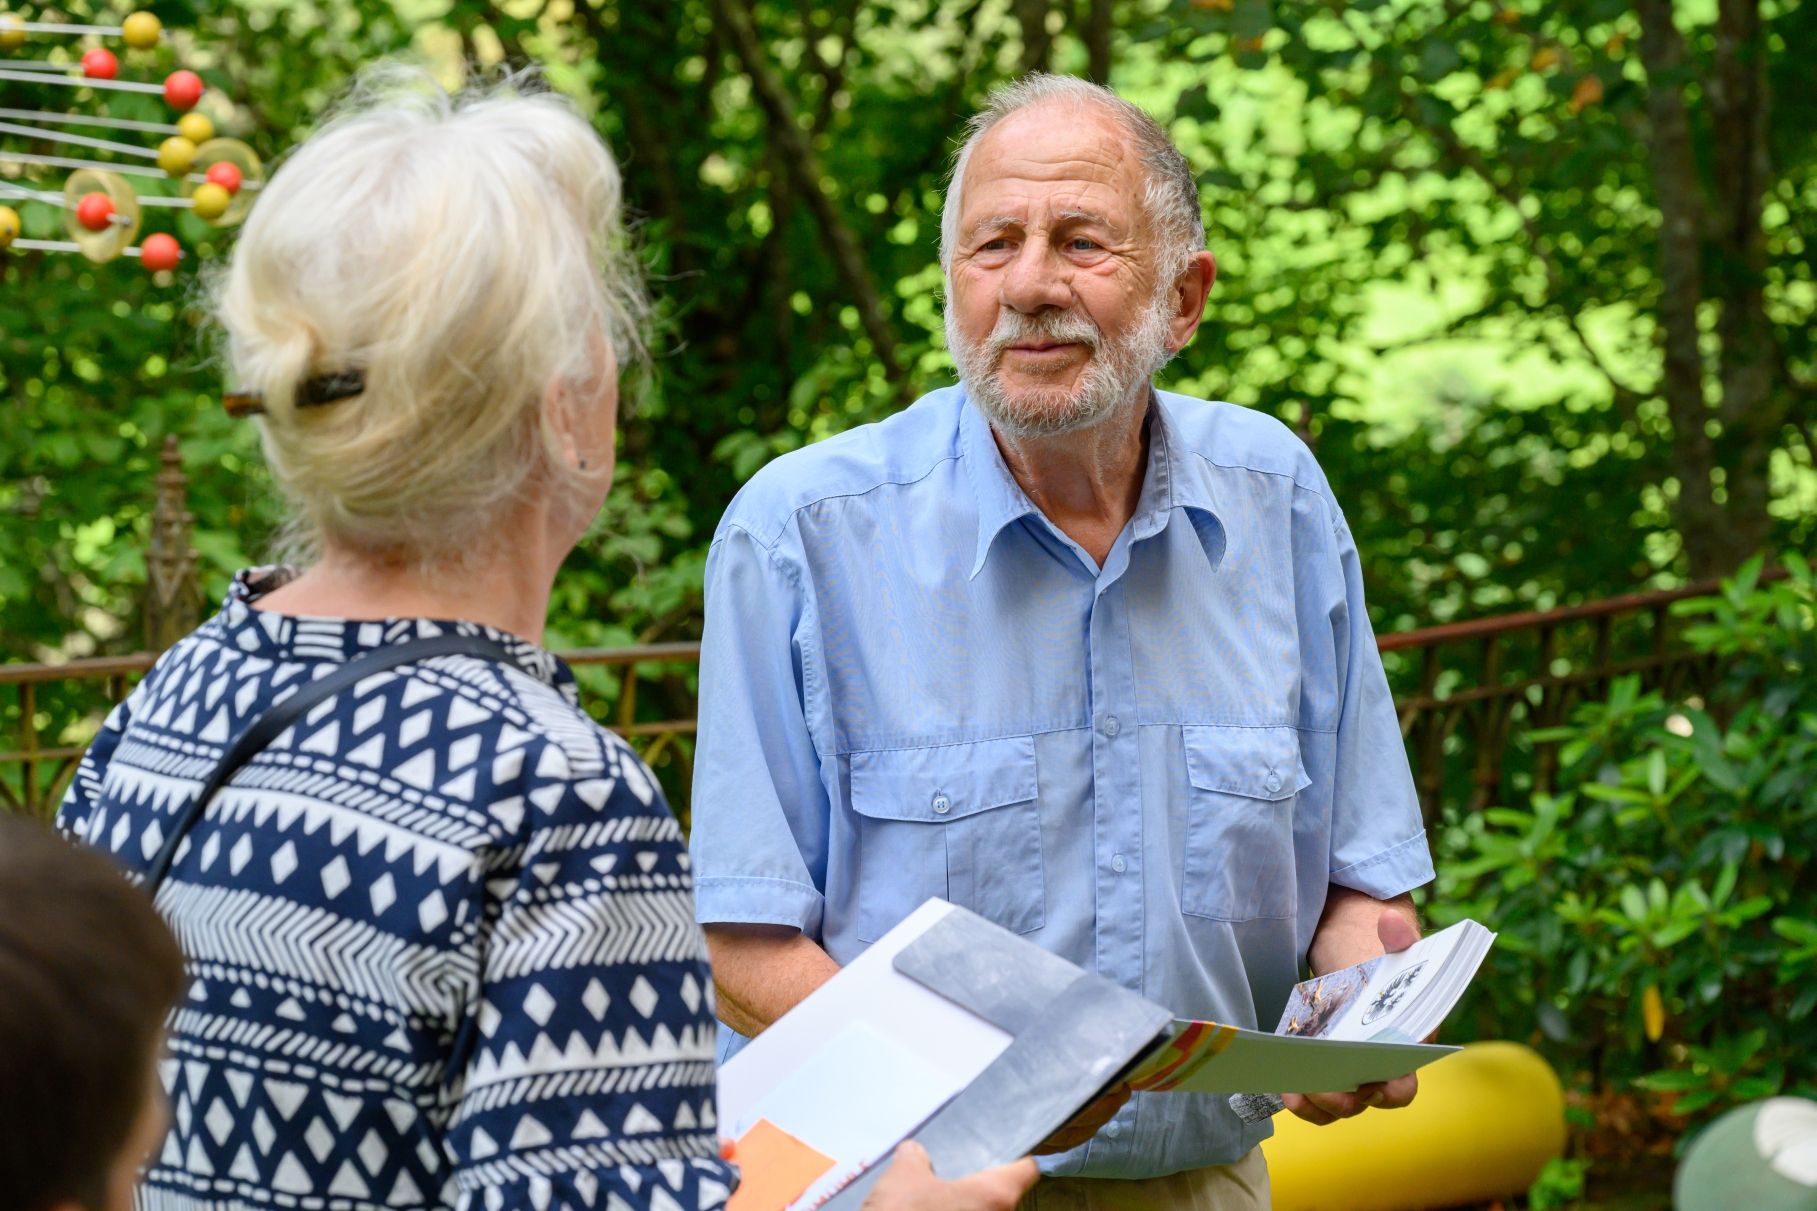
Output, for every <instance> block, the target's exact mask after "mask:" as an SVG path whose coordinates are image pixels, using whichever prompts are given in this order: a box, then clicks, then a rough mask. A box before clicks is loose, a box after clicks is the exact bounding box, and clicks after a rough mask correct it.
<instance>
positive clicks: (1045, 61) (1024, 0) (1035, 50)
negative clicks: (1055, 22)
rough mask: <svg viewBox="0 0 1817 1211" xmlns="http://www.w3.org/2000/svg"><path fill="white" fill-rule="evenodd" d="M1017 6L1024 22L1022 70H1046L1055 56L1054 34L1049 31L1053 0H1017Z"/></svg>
mask: <svg viewBox="0 0 1817 1211" xmlns="http://www.w3.org/2000/svg"><path fill="white" fill-rule="evenodd" d="M1015 7H1016V20H1017V21H1019V22H1021V24H1022V70H1023V71H1025V72H1031V71H1046V70H1047V69H1048V66H1049V65H1050V64H1051V63H1052V62H1053V57H1054V39H1053V35H1052V34H1049V33H1048V32H1047V14H1048V12H1049V11H1050V10H1051V9H1052V7H1053V5H1052V3H1051V0H1015Z"/></svg>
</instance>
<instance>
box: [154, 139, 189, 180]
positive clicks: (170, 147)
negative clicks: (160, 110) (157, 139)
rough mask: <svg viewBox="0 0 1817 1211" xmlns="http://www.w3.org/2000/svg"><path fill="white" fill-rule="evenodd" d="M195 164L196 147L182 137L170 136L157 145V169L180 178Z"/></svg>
mask: <svg viewBox="0 0 1817 1211" xmlns="http://www.w3.org/2000/svg"><path fill="white" fill-rule="evenodd" d="M195 163H196V145H195V144H194V143H192V142H190V141H189V140H188V139H186V138H184V137H183V136H182V135H172V136H170V138H168V139H166V140H164V141H163V142H162V143H160V144H158V167H159V168H162V169H163V170H164V171H165V172H167V173H169V174H170V175H171V176H173V177H180V176H182V175H183V174H184V173H186V172H188V171H189V170H190V169H191V168H193V167H195Z"/></svg>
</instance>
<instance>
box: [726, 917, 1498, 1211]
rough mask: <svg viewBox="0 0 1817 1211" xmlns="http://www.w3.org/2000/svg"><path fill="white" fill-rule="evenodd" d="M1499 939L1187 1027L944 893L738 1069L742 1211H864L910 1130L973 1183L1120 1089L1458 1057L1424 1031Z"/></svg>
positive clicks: (731, 1115)
mask: <svg viewBox="0 0 1817 1211" xmlns="http://www.w3.org/2000/svg"><path fill="white" fill-rule="evenodd" d="M1493 936H1494V935H1492V934H1490V933H1489V931H1487V930H1485V929H1483V928H1482V927H1481V926H1477V925H1475V924H1474V923H1471V922H1465V923H1464V924H1463V925H1459V926H1453V927H1452V928H1450V929H1447V930H1444V931H1442V932H1440V933H1437V934H1434V935H1433V936H1432V937H1430V938H1427V939H1425V940H1423V941H1421V942H1420V943H1418V944H1416V945H1415V946H1414V947H1412V948H1410V949H1409V950H1407V951H1404V952H1401V953H1399V954H1393V955H1384V956H1382V957H1380V958H1376V959H1371V960H1369V961H1368V962H1367V963H1363V964H1360V965H1359V966H1357V967H1353V968H1349V969H1346V970H1345V971H1342V972H1333V973H1331V974H1330V975H1327V976H1324V977H1321V978H1320V979H1317V980H1309V981H1307V982H1306V983H1304V984H1301V985H1299V986H1298V987H1296V988H1295V989H1294V992H1293V996H1292V997H1291V998H1290V999H1289V1003H1288V1009H1287V1012H1286V1013H1285V1014H1284V1015H1283V1016H1282V1020H1281V1027H1280V1030H1281V1033H1276V1034H1268V1033H1264V1032H1262V1031H1256V1030H1242V1029H1239V1028H1237V1027H1235V1026H1228V1025H1221V1024H1219V1023H1216V1022H1202V1021H1182V1020H1179V1019H1176V1018H1174V1017H1173V1015H1172V1014H1170V1013H1169V1012H1168V1011H1167V1010H1166V1009H1164V1008H1162V1007H1161V1006H1159V1005H1156V1004H1154V1003H1153V1002H1151V1001H1148V1000H1147V999H1145V998H1143V997H1141V996H1138V995H1137V994H1136V993H1134V992H1131V991H1130V990H1128V989H1126V988H1123V987H1121V986H1119V985H1117V984H1115V983H1113V982H1111V981H1109V980H1106V979H1103V978H1102V977H1100V976H1097V975H1094V974H1092V973H1090V972H1086V971H1083V970H1081V969H1080V968H1078V967H1076V966H1074V965H1073V964H1071V963H1069V962H1067V961H1066V960H1065V959H1062V958H1060V957H1059V956H1057V955H1054V954H1050V953H1049V952H1047V951H1045V950H1043V949H1042V948H1041V947H1039V946H1037V945H1035V944H1034V943H1033V942H1030V941H1028V940H1027V939H1026V938H1023V937H1021V936H1019V935H1017V934H1014V933H1011V932H1010V931H1008V930H1005V929H1003V928H1001V927H999V926H997V925H994V924H992V923H991V922H989V921H986V920H985V919H983V918H982V917H979V916H977V915H975V914H973V913H971V912H968V911H966V910H965V909H962V908H958V907H955V906H954V905H952V904H949V903H947V902H945V901H943V900H929V901H928V902H927V903H925V904H923V905H922V906H921V907H920V908H918V909H916V910H915V912H914V913H912V914H911V915H910V916H909V917H908V918H907V919H905V920H904V921H903V922H902V923H901V924H899V925H897V926H896V928H894V929H892V930H890V931H889V932H888V933H887V934H885V935H884V936H883V938H881V939H880V940H878V941H877V942H876V943H874V944H873V945H872V946H871V947H870V949H868V950H866V951H865V952H864V953H863V954H861V955H860V956H858V958H857V959H855V960H854V961H853V962H852V963H851V964H849V965H848V966H846V967H845V968H843V969H842V970H841V971H840V972H839V974H838V975H836V976H834V977H833V978H832V979H831V980H829V981H828V982H827V983H826V984H824V985H822V986H821V987H820V988H819V989H817V990H816V991H815V992H814V994H813V995H812V996H810V997H808V998H807V999H806V1000H804V1001H803V1002H802V1003H801V1004H800V1005H797V1006H796V1007H795V1008H794V1009H793V1010H791V1011H790V1012H789V1013H788V1014H786V1015H785V1016H784V1017H783V1018H782V1019H781V1020H780V1021H778V1022H777V1023H776V1024H775V1025H773V1026H771V1027H770V1028H769V1029H768V1030H766V1031H764V1032H763V1034H761V1035H759V1036H758V1037H757V1038H755V1039H753V1040H752V1041H751V1043H750V1044H749V1045H747V1046H746V1047H745V1048H744V1049H743V1050H742V1051H740V1052H739V1053H738V1054H737V1055H736V1056H734V1057H732V1059H731V1060H730V1061H729V1062H728V1063H727V1064H726V1065H725V1066H724V1067H723V1068H722V1069H721V1070H720V1073H719V1098H718V1122H719V1124H720V1129H721V1131H722V1132H723V1133H724V1134H725V1135H727V1136H728V1137H729V1138H730V1139H731V1140H732V1148H731V1159H732V1160H733V1161H735V1162H737V1163H739V1164H741V1165H743V1166H744V1167H745V1168H746V1170H747V1172H748V1173H749V1174H750V1175H751V1176H750V1178H749V1179H747V1181H746V1182H745V1183H744V1184H743V1185H741V1186H740V1187H739V1189H738V1191H737V1193H736V1194H734V1195H733V1198H732V1202H731V1204H730V1207H731V1211H806V1209H807V1208H826V1209H828V1211H856V1209H857V1208H858V1207H859V1205H860V1204H861V1203H862V1201H863V1199H864V1196H865V1194H866V1193H867V1192H868V1191H869V1189H870V1188H871V1186H872V1185H874V1184H875V1183H876V1181H877V1179H878V1178H879V1177H880V1176H881V1175H882V1172H883V1170H884V1169H885V1168H886V1167H887V1165H886V1163H885V1162H887V1160H888V1158H889V1156H890V1154H891V1152H893V1151H894V1149H895V1147H896V1145H897V1144H899V1143H900V1142H901V1141H903V1140H905V1139H910V1138H913V1139H915V1140H918V1141H919V1142H920V1143H921V1144H922V1145H923V1146H924V1147H925V1148H926V1149H927V1150H928V1153H929V1155H930V1157H931V1158H932V1160H933V1163H934V1169H935V1171H936V1172H937V1173H939V1174H941V1175H942V1176H945V1177H957V1176H962V1175H964V1174H967V1173H973V1172H976V1171H978V1170H979V1169H984V1168H988V1167H989V1166H992V1165H997V1164H1002V1163H1004V1162H1007V1161H1011V1160H1014V1159H1016V1158H1017V1157H1019V1156H1023V1155H1026V1154H1027V1153H1028V1152H1029V1151H1030V1150H1032V1149H1033V1148H1034V1147H1035V1146H1036V1145H1037V1144H1039V1143H1040V1142H1041V1141H1042V1140H1043V1139H1046V1138H1047V1137H1048V1136H1049V1135H1050V1134H1052V1133H1053V1131H1054V1130H1055V1129H1056V1128H1058V1127H1060V1126H1061V1125H1062V1124H1064V1123H1065V1122H1067V1121H1068V1120H1069V1119H1070V1118H1071V1117H1072V1116H1073V1115H1074V1114H1075V1113H1076V1112H1077V1111H1078V1110H1079V1109H1080V1108H1081V1107H1083V1106H1085V1105H1086V1104H1087V1103H1089V1102H1090V1101H1091V1100H1092V1099H1093V1098H1095V1097H1096V1096H1097V1095H1098V1094H1099V1093H1101V1092H1102V1091H1103V1090H1104V1089H1106V1088H1108V1087H1110V1086H1112V1085H1114V1084H1118V1083H1120V1082H1125V1081H1127V1082H1129V1083H1131V1084H1132V1085H1134V1086H1135V1087H1136V1088H1138V1089H1143V1090H1153V1091H1157V1092H1161V1091H1175V1092H1182V1093H1221V1094H1242V1093H1285V1092H1297V1093H1304V1092H1319V1091H1327V1090H1348V1089H1354V1088H1355V1087H1356V1086H1358V1085H1361V1084H1365V1083H1367V1082H1370V1081H1382V1080H1391V1079H1393V1078H1395V1077H1398V1076H1403V1075H1405V1074H1406V1073H1409V1072H1412V1071H1413V1070H1414V1069H1416V1068H1418V1067H1420V1066H1422V1065H1423V1064H1426V1063H1429V1062H1431V1061H1432V1060H1434V1059H1437V1058H1439V1057H1441V1056H1444V1055H1448V1054H1450V1053H1451V1052H1453V1051H1456V1050H1457V1048H1455V1047H1440V1046H1433V1045H1430V1044H1425V1043H1419V1042H1416V1041H1414V1040H1418V1039H1422V1038H1425V1037H1427V1036H1428V1035H1430V1034H1431V1032H1432V1030H1433V1029H1434V1028H1435V1027H1436V1026H1437V1024H1438V1022H1439V1021H1440V1020H1442V1019H1443V1017H1444V1016H1445V1014H1446V1013H1448V1012H1449V1011H1450V1009H1451V1007H1452V1005H1453V1004H1455V1003H1456V1001H1457V999H1458V997H1459V996H1460V995H1461V994H1462V992H1463V990H1464V988H1465V987H1466V986H1467V985H1468V983H1469V981H1470V977H1471V976H1472V975H1474V974H1475V971H1476V968H1477V965H1478V964H1479V963H1480V962H1481V961H1482V957H1483V954H1484V953H1485V952H1486V951H1487V949H1488V945H1489V942H1490V940H1491V939H1492V938H1493Z"/></svg>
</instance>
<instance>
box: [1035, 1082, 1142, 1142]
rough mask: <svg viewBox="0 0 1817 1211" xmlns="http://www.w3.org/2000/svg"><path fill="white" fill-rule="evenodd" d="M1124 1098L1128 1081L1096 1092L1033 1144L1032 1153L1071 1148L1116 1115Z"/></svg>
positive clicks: (1127, 1091)
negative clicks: (1033, 1151) (1092, 1098)
mask: <svg viewBox="0 0 1817 1211" xmlns="http://www.w3.org/2000/svg"><path fill="white" fill-rule="evenodd" d="M1128 1100H1129V1086H1128V1085H1117V1086H1114V1087H1112V1088H1110V1089H1108V1090H1106V1091H1105V1092H1103V1093H1101V1094H1099V1095H1098V1098H1097V1100H1096V1101H1093V1102H1090V1103H1088V1104H1087V1105H1086V1107H1085V1109H1083V1110H1081V1111H1079V1113H1077V1114H1075V1115H1073V1116H1072V1118H1070V1119H1068V1120H1067V1121H1066V1122H1065V1123H1062V1124H1061V1125H1060V1126H1059V1127H1057V1128H1056V1129H1055V1130H1054V1133H1053V1134H1052V1135H1050V1136H1048V1137H1047V1138H1046V1139H1044V1140H1042V1141H1041V1142H1040V1144H1038V1145H1036V1147H1035V1155H1036V1156H1049V1155H1052V1154H1053V1153H1055V1152H1071V1151H1072V1150H1073V1149H1074V1148H1077V1147H1078V1146H1079V1145H1080V1144H1083V1143H1084V1142H1085V1141H1086V1140H1088V1139H1090V1138H1091V1137H1092V1136H1094V1135H1096V1134H1098V1128H1100V1127H1102V1126H1103V1125H1104V1124H1105V1123H1108V1122H1110V1120H1111V1119H1112V1118H1113V1117H1115V1116H1116V1113H1117V1111H1119V1110H1121V1109H1123V1103H1125V1102H1127V1101H1128Z"/></svg>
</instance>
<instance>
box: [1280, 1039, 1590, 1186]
mask: <svg viewBox="0 0 1817 1211" xmlns="http://www.w3.org/2000/svg"><path fill="white" fill-rule="evenodd" d="M1419 1077H1420V1091H1419V1096H1418V1097H1416V1098H1415V1099H1414V1100H1413V1104H1412V1105H1411V1106H1408V1107H1407V1108H1406V1109H1404V1110H1367V1111H1364V1112H1363V1113H1362V1114H1360V1115H1358V1116H1357V1117H1356V1118H1351V1119H1344V1120H1343V1121H1341V1122H1337V1123H1332V1124H1331V1125H1330V1126H1328V1127H1314V1126H1313V1125H1312V1124H1311V1123H1308V1122H1306V1121H1305V1120H1303V1119H1299V1118H1295V1117H1294V1116H1293V1115H1292V1114H1290V1113H1287V1112H1282V1113H1281V1114H1277V1115H1276V1116H1275V1119H1274V1131H1275V1133H1274V1138H1272V1139H1269V1140H1266V1141H1264V1142H1263V1144H1262V1154H1263V1155H1264V1156H1265V1157H1267V1158H1268V1175H1269V1181H1270V1183H1271V1184H1272V1186H1273V1188H1274V1211H1418V1209H1419V1208H1423V1207H1450V1206H1456V1205H1458V1204H1460V1203H1471V1202H1486V1201H1488V1200H1490V1199H1494V1198H1501V1197H1504V1196H1506V1195H1510V1194H1517V1193H1521V1192H1524V1191H1525V1190H1526V1189H1527V1187H1529V1186H1531V1185H1532V1184H1533V1181H1534V1179H1535V1178H1537V1177H1538V1176H1539V1172H1540V1170H1541V1169H1543V1168H1544V1167H1545V1164H1546V1162H1547V1161H1548V1160H1551V1159H1552V1158H1553V1157H1555V1156H1560V1155H1562V1154H1563V1153H1564V1148H1565V1097H1564V1093H1563V1091H1562V1090H1561V1089H1560V1088H1559V1085H1558V1078H1557V1077H1556V1076H1555V1075H1553V1072H1552V1069H1551V1068H1550V1067H1549V1066H1548V1065H1547V1064H1546V1061H1544V1060H1543V1059H1541V1058H1540V1057H1539V1055H1538V1054H1537V1053H1536V1052H1534V1051H1533V1050H1532V1049H1531V1048H1528V1047H1523V1046H1521V1045H1520V1044H1518V1043H1471V1044H1468V1045H1467V1046H1466V1047H1465V1048H1464V1049H1463V1050H1462V1051H1461V1052H1459V1053H1458V1054H1456V1055H1453V1056H1447V1057H1446V1058H1445V1059H1442V1060H1440V1061H1438V1063H1436V1064H1431V1065H1428V1066H1427V1067H1425V1068H1422V1069H1420V1073H1419Z"/></svg>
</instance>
